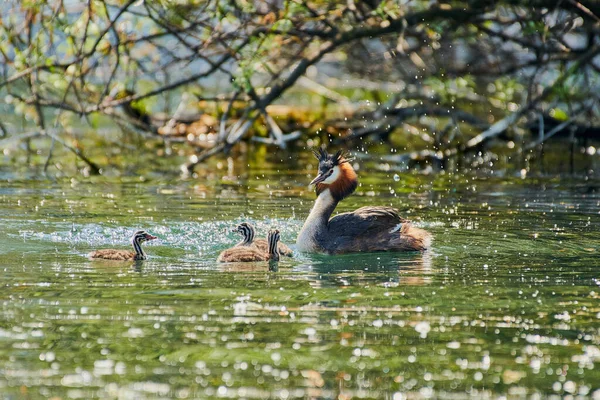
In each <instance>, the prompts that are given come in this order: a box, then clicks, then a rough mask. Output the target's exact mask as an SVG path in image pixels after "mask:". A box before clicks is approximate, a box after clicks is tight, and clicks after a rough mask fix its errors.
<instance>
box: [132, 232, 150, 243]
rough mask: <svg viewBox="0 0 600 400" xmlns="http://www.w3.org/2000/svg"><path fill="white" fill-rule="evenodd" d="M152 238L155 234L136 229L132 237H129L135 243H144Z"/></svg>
mask: <svg viewBox="0 0 600 400" xmlns="http://www.w3.org/2000/svg"><path fill="white" fill-rule="evenodd" d="M154 239H156V236H152V235H151V234H149V233H148V232H146V231H137V232H136V233H134V234H133V237H132V238H131V240H132V241H133V242H136V243H144V242H147V241H149V240H154Z"/></svg>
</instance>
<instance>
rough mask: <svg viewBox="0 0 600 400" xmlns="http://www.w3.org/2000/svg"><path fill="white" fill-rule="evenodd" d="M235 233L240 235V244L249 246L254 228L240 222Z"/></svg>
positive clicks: (252, 238)
mask: <svg viewBox="0 0 600 400" xmlns="http://www.w3.org/2000/svg"><path fill="white" fill-rule="evenodd" d="M236 232H238V233H239V234H240V235H242V237H243V240H242V244H251V243H252V241H253V240H254V227H253V226H252V225H250V224H249V223H248V222H242V223H241V224H239V225H238V226H237V228H236Z"/></svg>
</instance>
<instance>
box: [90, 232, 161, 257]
mask: <svg viewBox="0 0 600 400" xmlns="http://www.w3.org/2000/svg"><path fill="white" fill-rule="evenodd" d="M154 239H156V236H152V235H151V234H149V233H147V232H146V231H137V232H136V233H134V234H133V236H132V237H131V245H132V246H133V250H134V251H130V250H118V249H102V250H95V251H92V252H91V253H89V254H88V257H89V258H91V259H93V260H112V261H137V260H145V259H146V258H148V257H147V256H146V253H144V250H143V249H142V243H144V242H147V241H149V240H154Z"/></svg>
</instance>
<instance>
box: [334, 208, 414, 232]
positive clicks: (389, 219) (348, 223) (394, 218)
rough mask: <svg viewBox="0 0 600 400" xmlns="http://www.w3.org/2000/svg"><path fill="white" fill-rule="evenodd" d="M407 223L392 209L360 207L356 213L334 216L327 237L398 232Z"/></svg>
mask: <svg viewBox="0 0 600 400" xmlns="http://www.w3.org/2000/svg"><path fill="white" fill-rule="evenodd" d="M407 222H409V221H408V220H407V219H405V218H402V217H401V216H400V215H399V214H398V210H396V209H395V208H392V207H369V206H367V207H361V208H359V209H358V210H356V211H353V212H347V213H342V214H339V215H336V216H335V217H333V218H331V219H330V220H329V224H328V226H329V235H330V237H332V238H337V237H350V238H355V237H359V236H365V235H370V234H372V233H379V232H390V233H392V232H393V230H394V229H397V230H399V229H400V228H401V227H402V225H401V224H404V223H407Z"/></svg>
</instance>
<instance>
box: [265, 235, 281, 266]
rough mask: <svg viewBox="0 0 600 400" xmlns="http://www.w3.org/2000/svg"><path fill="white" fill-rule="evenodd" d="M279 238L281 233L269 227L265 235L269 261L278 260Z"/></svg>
mask: <svg viewBox="0 0 600 400" xmlns="http://www.w3.org/2000/svg"><path fill="white" fill-rule="evenodd" d="M279 239H281V235H280V234H279V231H278V230H277V229H271V230H270V231H269V234H268V235H267V242H268V244H269V259H270V260H271V261H279V248H278V244H277V243H278V242H279Z"/></svg>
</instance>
